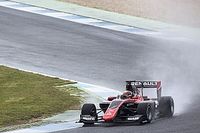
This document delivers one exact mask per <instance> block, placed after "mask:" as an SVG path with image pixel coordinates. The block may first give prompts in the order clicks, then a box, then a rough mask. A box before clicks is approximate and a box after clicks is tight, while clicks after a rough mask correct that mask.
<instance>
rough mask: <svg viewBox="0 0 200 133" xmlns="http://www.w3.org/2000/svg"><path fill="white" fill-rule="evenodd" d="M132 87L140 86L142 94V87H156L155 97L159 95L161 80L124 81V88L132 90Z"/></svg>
mask: <svg viewBox="0 0 200 133" xmlns="http://www.w3.org/2000/svg"><path fill="white" fill-rule="evenodd" d="M133 88H141V89H142V96H143V88H156V89H157V98H158V99H160V97H161V89H162V86H161V81H126V90H133Z"/></svg>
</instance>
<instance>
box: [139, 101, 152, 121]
mask: <svg viewBox="0 0 200 133" xmlns="http://www.w3.org/2000/svg"><path fill="white" fill-rule="evenodd" d="M137 113H138V115H143V117H142V118H141V119H140V120H139V123H140V124H144V123H151V122H152V120H153V119H154V113H155V109H154V104H152V103H140V104H139V105H138V107H137Z"/></svg>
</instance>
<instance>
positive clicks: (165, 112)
mask: <svg viewBox="0 0 200 133" xmlns="http://www.w3.org/2000/svg"><path fill="white" fill-rule="evenodd" d="M159 112H160V116H161V117H172V116H173V114H174V100H173V98H172V97H170V96H165V97H161V99H160V101H159Z"/></svg>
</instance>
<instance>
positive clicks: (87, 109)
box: [81, 104, 97, 125]
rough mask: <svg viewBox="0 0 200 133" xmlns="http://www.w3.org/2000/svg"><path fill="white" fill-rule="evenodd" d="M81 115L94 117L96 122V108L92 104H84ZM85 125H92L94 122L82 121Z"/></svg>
mask: <svg viewBox="0 0 200 133" xmlns="http://www.w3.org/2000/svg"><path fill="white" fill-rule="evenodd" d="M81 115H90V116H94V117H96V120H97V113H96V106H95V105H94V104H84V105H83V107H82V109H81ZM83 123H84V124H85V125H93V124H94V121H89V122H87V121H84V122H83Z"/></svg>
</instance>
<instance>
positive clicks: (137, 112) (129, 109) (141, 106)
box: [79, 81, 174, 125]
mask: <svg viewBox="0 0 200 133" xmlns="http://www.w3.org/2000/svg"><path fill="white" fill-rule="evenodd" d="M150 88H155V89H156V96H155V97H153V98H150V97H148V96H144V93H143V92H144V89H150ZM161 90H162V87H161V81H126V91H124V92H123V93H122V94H121V95H118V96H115V97H108V99H107V101H104V102H102V103H99V108H100V109H96V106H95V104H93V103H86V104H84V105H83V106H82V108H81V114H80V120H79V122H81V123H84V124H85V125H92V124H94V123H110V122H111V123H124V122H125V123H130V122H131V123H132V122H134V123H135V122H137V123H140V124H144V123H151V122H152V120H154V119H158V118H161V117H172V116H173V114H174V100H173V98H172V97H171V96H161ZM100 114H101V115H100Z"/></svg>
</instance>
